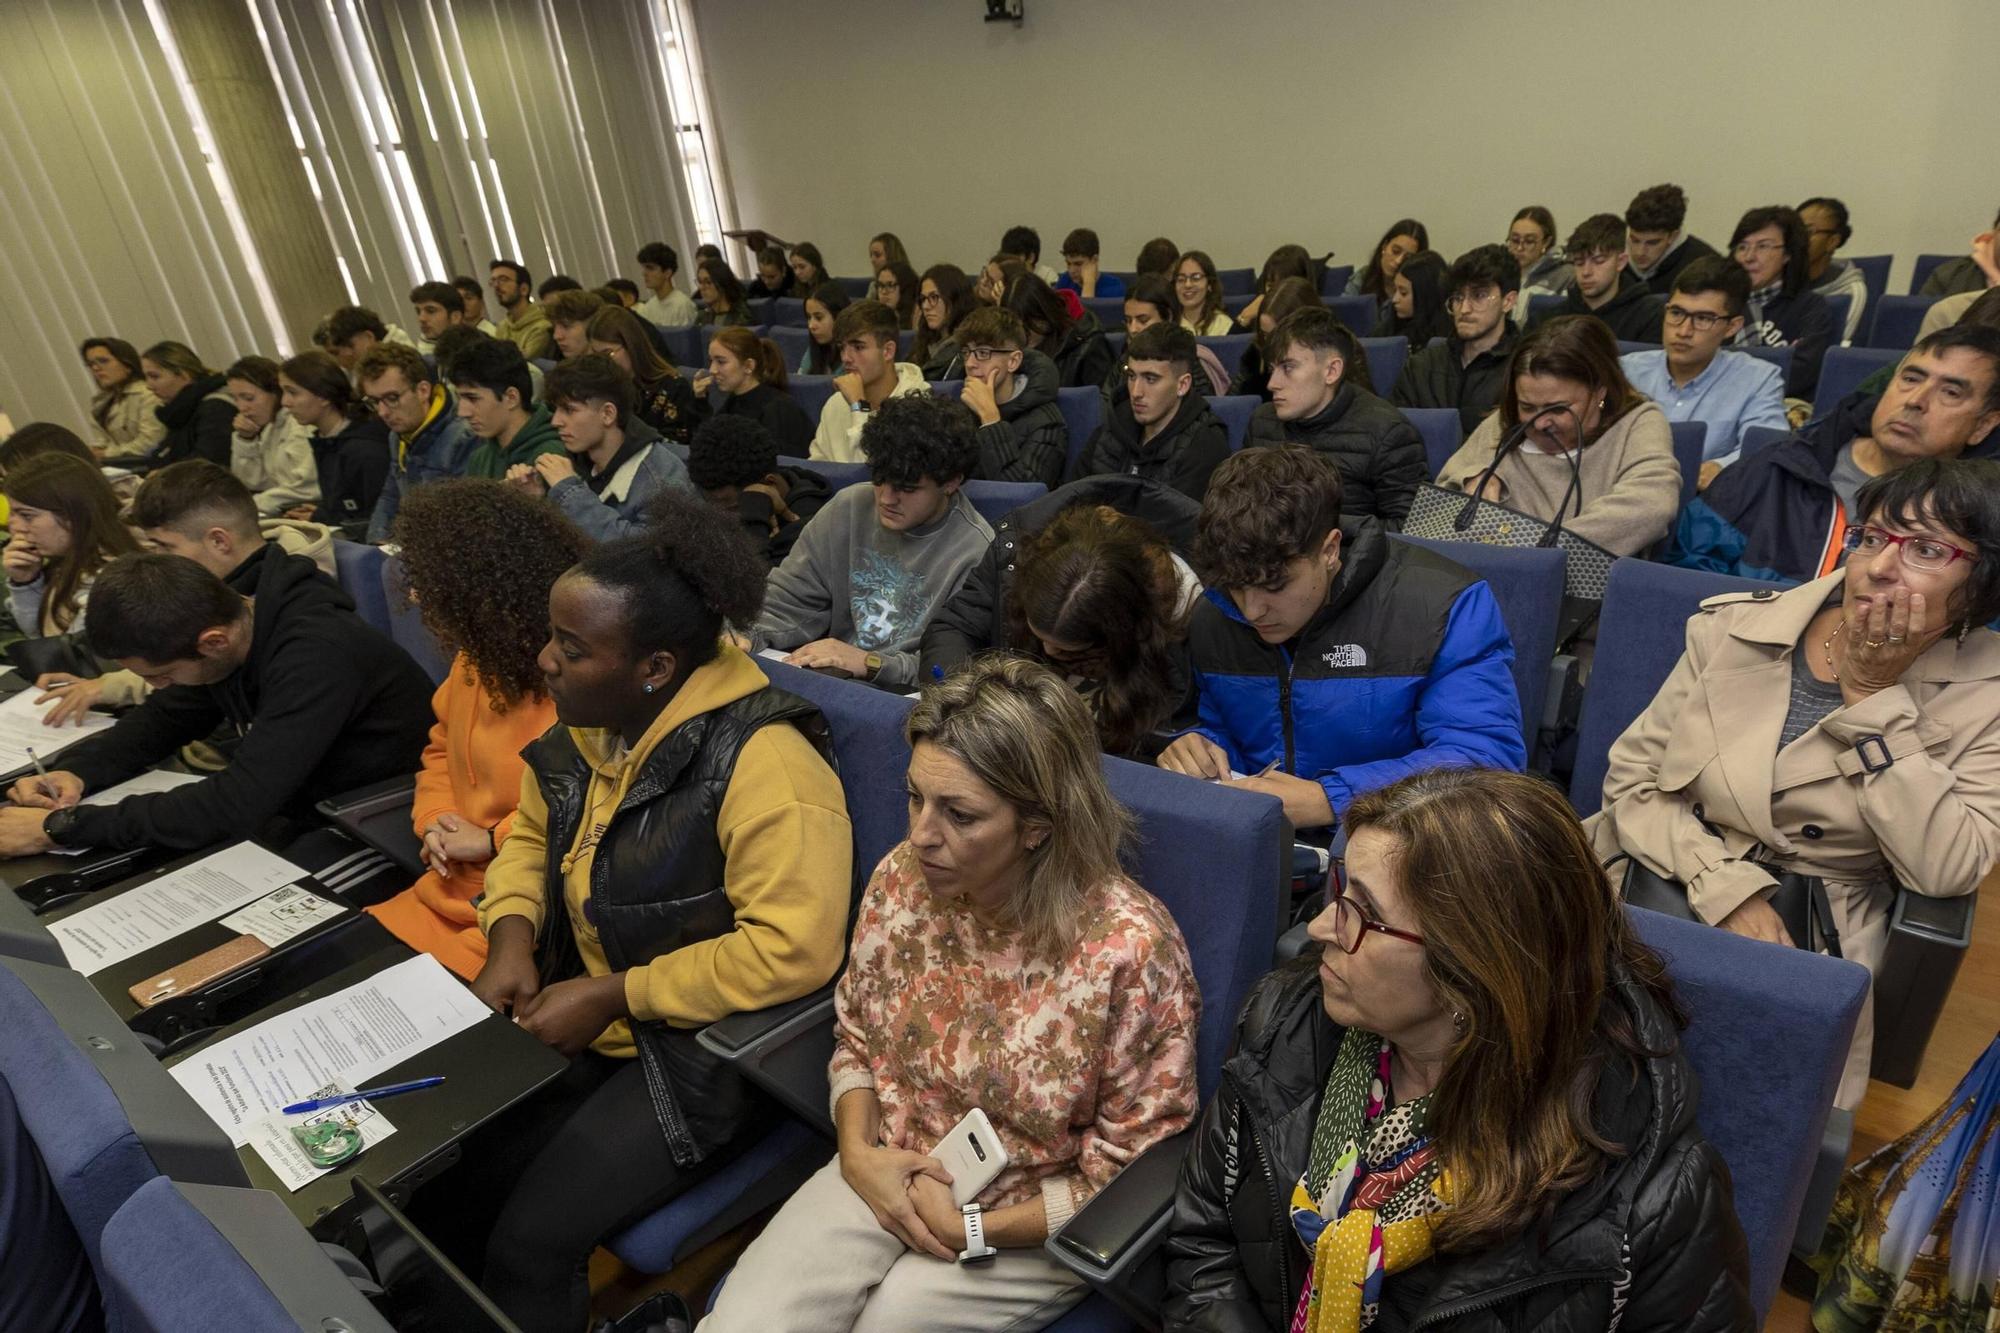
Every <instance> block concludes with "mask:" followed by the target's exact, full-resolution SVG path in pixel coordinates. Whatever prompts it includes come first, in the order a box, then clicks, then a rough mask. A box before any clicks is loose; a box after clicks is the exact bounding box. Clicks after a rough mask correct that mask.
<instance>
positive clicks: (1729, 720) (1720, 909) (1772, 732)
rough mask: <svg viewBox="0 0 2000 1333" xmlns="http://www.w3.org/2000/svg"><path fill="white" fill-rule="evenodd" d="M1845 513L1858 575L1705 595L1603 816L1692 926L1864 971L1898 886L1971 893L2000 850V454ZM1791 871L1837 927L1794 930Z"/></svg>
mask: <svg viewBox="0 0 2000 1333" xmlns="http://www.w3.org/2000/svg"><path fill="white" fill-rule="evenodd" d="M1853 516H1854V521H1853V522H1852V523H1851V524H1850V525H1849V526H1848V528H1847V530H1846V533H1845V545H1846V547H1847V551H1848V557H1847V565H1846V568H1844V569H1840V570H1836V571H1835V572H1833V573H1831V574H1828V575H1826V576H1825V577H1824V578H1820V579H1816V580H1814V581H1812V582H1810V583H1805V584H1801V585H1800V586H1798V587H1796V588H1793V589H1791V590H1790V591H1788V592H1782V593H1774V592H1770V591H1760V592H1754V593H1736V594H1732V595H1729V596H1724V597H1715V598H1711V599H1709V600H1708V601H1707V602H1705V603H1703V604H1702V610H1701V614H1699V615H1697V616H1695V617H1694V618H1693V619H1692V620H1690V621H1689V622H1688V629H1687V653H1686V655H1685V656H1683V657H1682V658H1681V660H1680V664H1679V665H1678V666H1676V667H1675V668H1674V672H1673V675H1672V676H1670V677H1669V678H1668V679H1667V683H1666V684H1665V685H1664V686H1663V687H1661V689H1660V692H1659V694H1658V696H1656V697H1655V698H1654V700H1653V703H1652V706H1651V707H1649V708H1648V709H1647V710H1646V712H1645V713H1643V714H1642V715H1640V717H1639V719H1638V720H1637V721H1635V722H1634V723H1633V724H1632V725H1631V727H1630V728H1629V729H1627V730H1626V732H1625V734H1624V735H1623V736H1621V737H1619V739H1618V741H1617V743H1616V744H1615V745H1613V746H1612V747H1611V762H1610V768H1609V771H1608V772H1607V773H1606V775H1605V779H1604V807H1603V810H1602V811H1601V812H1600V813H1599V814H1597V815H1596V816H1594V817H1593V818H1592V820H1591V824H1590V829H1591V834H1592V837H1593V838H1594V839H1595V842H1596V846H1597V850H1598V854H1599V856H1600V858H1602V859H1604V860H1605V861H1607V862H1609V861H1611V860H1613V859H1614V858H1618V857H1629V858H1630V859H1631V861H1632V862H1633V865H1634V866H1635V867H1638V868H1643V869H1644V870H1645V871H1649V872H1651V873H1652V874H1654V875H1659V876H1663V877H1665V878H1666V879H1669V880H1672V881H1674V882H1676V883H1678V884H1680V885H1682V886H1684V887H1685V889H1686V891H1687V900H1688V906H1689V907H1690V908H1692V909H1693V911H1694V913H1695V915H1696V916H1698V917H1699V918H1700V919H1701V920H1703V921H1706V922H1708V923H1710V924H1711V925H1717V926H1721V927H1722V928H1723V929H1724V930H1729V931H1734V932H1735V933H1736V934H1739V935H1747V936H1749V937H1750V938H1752V939H1759V940H1768V941H1770V942H1771V943H1773V944H1776V945H1787V946H1790V945H1795V944H1796V945H1801V946H1804V947H1809V948H1834V947H1837V949H1838V951H1839V953H1840V954H1841V956H1843V957H1845V958H1849V959H1852V960H1853V961H1855V962H1858V963H1861V964H1862V965H1863V966H1865V967H1867V968H1868V969H1869V970H1870V971H1873V970H1875V969H1876V968H1877V967H1878V966H1879V965H1880V963H1881V961H1882V948H1883V944H1884V941H1885V939H1886V936H1887V930H1888V922H1889V906H1890V902H1891V899H1892V898H1893V896H1894V893H1895V890H1896V888H1897V886H1899V885H1900V886H1901V887H1903V888H1905V889H1909V890H1911V891H1913V892H1916V893H1922V894H1926V895H1929V896H1932V897H1956V896H1959V895H1962V894H1967V893H1971V892H1972V891H1973V890H1974V889H1975V888H1977V887H1978V885H1979V882H1980V880H1981V879H1983V878H1984V877H1985V875H1986V872H1987V871H1988V870H1990V869H1992V867H1993V863H1994V860H1995V858H1996V856H2000V733H1996V732H1995V729H1994V726H1993V719H1994V716H1995V715H1996V713H2000V635H1996V634H1994V632H1993V631H1992V630H1990V629H1987V628H1985V626H1986V625H1988V624H1989V623H1990V622H1991V621H1992V620H1993V619H1994V618H1995V617H1996V616H2000V463H1994V462H1990V461H1983V460H1969V459H1956V460H1951V461H1940V460H1935V459H1925V460H1923V461H1921V462H1916V463H1912V464H1910V465H1908V466H1906V467H1903V468H1899V469H1898V470H1896V471H1893V472H1890V473H1887V474H1886V475H1884V476H1880V477H1877V478H1875V479H1874V480H1873V481H1870V482H1869V483H1868V484H1867V485H1865V486H1863V487H1862V488H1861V490H1860V493H1859V494H1858V495H1857V497H1856V500H1855V506H1854V510H1853ZM1612 869H1613V872H1614V878H1617V877H1619V876H1622V875H1623V874H1624V873H1625V870H1624V867H1623V866H1622V864H1621V865H1617V866H1613V867H1612ZM1784 872H1794V873H1795V874H1797V875H1801V876H1809V877H1813V878H1815V879H1817V880H1819V881H1820V882H1821V883H1822V884H1823V886H1824V893H1825V901H1826V905H1827V907H1828V908H1829V909H1830V916H1831V924H1832V932H1831V938H1829V937H1827V935H1826V933H1825V931H1824V928H1823V926H1822V927H1821V928H1815V929H1810V930H1809V931H1808V932H1807V933H1808V936H1809V938H1805V939H1798V938H1795V936H1794V932H1793V929H1792V928H1791V927H1789V926H1788V924H1787V922H1786V921H1785V919H1784V918H1783V917H1781V915H1780V912H1779V910H1778V908H1777V907H1774V906H1773V902H1774V901H1778V902H1780V905H1781V906H1782V905H1783V903H1782V900H1781V899H1780V898H1777V897H1774V892H1775V890H1777V888H1778V887H1779V886H1778V882H1777V877H1778V876H1779V875H1780V874H1782V873H1784ZM1794 891H1795V890H1794ZM1814 896H1815V897H1816V896H1817V895H1816V894H1815V895H1814ZM1795 915H1796V914H1795ZM1873 1028H1874V1024H1873V1023H1872V1021H1871V1019H1870V1015H1869V1012H1868V1011H1867V1010H1866V1009H1864V1010H1863V1011H1862V1015H1861V1022H1860V1025H1859V1026H1858V1027H1857V1028H1856V1029H1855V1033H1854V1045H1853V1048H1852V1050H1851V1051H1850V1052H1849V1054H1848V1061H1847V1071H1846V1074H1845V1076H1844V1077H1843V1078H1842V1080H1841V1085H1840V1094H1839V1096H1838V1097H1837V1098H1836V1099H1835V1105H1837V1106H1842V1107H1853V1106H1856V1105H1858V1104H1859V1103H1860V1101H1861V1095H1862V1093H1863V1092H1864V1091H1865V1090H1866V1087H1867V1082H1868V1062H1869V1051H1870V1048H1871V1047H1872V1045H1873V1042H1874V1031H1873Z"/></svg>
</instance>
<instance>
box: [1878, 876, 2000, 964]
mask: <svg viewBox="0 0 2000 1333" xmlns="http://www.w3.org/2000/svg"><path fill="white" fill-rule="evenodd" d="M1978 897H1979V895H1978V894H1976V893H1967V894H1962V895H1960V896H1959V897H1956V898H1927V897H1925V896H1924V895H1923V894H1921V893H1914V892H1912V891H1910V890H1909V889H1904V890H1902V891H1900V892H1898V893H1897V894H1896V901H1895V904H1894V907H1893V908H1892V910H1891V911H1890V913H1889V929H1890V930H1892V931H1895V932H1898V933H1901V934H1906V935H1914V936H1917V937H1920V938H1922V939H1926V940H1930V941H1934V942H1936V943H1938V944H1943V945H1950V946H1955V947H1957V948H1960V949H1963V948H1966V947H1967V946H1969V945H1970V944H1971V943H1972V908H1973V904H1974V902H1975V901H1976V900H1977V899H1978Z"/></svg>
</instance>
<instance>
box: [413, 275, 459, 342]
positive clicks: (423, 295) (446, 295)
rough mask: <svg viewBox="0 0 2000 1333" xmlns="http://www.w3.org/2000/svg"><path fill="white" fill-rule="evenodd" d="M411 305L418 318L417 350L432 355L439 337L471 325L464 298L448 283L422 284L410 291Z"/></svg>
mask: <svg viewBox="0 0 2000 1333" xmlns="http://www.w3.org/2000/svg"><path fill="white" fill-rule="evenodd" d="M410 306H411V309H412V310H414V311H415V313H416V316H417V350H418V351H419V352H422V353H423V354H424V355H426V356H429V355H430V354H431V353H432V352H434V351H436V350H437V340H438V335H439V334H441V333H443V332H444V331H445V330H446V329H452V328H457V327H458V326H459V325H461V324H465V323H468V322H469V321H468V320H467V319H466V317H465V297H464V296H462V295H460V294H459V290H458V288H456V287H454V286H452V285H451V284H450V283H448V282H420V283H418V284H417V285H416V286H414V287H412V288H410Z"/></svg>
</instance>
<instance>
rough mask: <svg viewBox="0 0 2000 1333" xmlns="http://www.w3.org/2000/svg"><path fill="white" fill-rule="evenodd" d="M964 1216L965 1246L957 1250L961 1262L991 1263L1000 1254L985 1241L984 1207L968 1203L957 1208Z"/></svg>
mask: <svg viewBox="0 0 2000 1333" xmlns="http://www.w3.org/2000/svg"><path fill="white" fill-rule="evenodd" d="M958 1211H959V1214H960V1216H962V1217H964V1218H965V1248H964V1249H962V1250H960V1251H959V1252H958V1261H959V1262H960V1263H961V1264H966V1265H971V1264H985V1263H991V1262H993V1260H995V1259H997V1258H998V1257H999V1256H1000V1251H998V1250H996V1249H994V1248H993V1247H992V1246H991V1245H988V1244H987V1243H986V1222H985V1219H984V1217H983V1216H982V1214H984V1213H985V1211H986V1210H985V1209H984V1208H981V1207H980V1206H979V1205H978V1204H976V1203H968V1204H966V1205H965V1206H963V1207H962V1208H960V1209H959V1210H958Z"/></svg>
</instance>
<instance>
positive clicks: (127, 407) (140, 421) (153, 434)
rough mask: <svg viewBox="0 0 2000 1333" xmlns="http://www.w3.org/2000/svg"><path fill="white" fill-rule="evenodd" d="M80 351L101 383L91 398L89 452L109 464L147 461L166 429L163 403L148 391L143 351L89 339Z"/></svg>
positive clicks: (114, 340)
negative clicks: (142, 364)
mask: <svg viewBox="0 0 2000 1333" xmlns="http://www.w3.org/2000/svg"><path fill="white" fill-rule="evenodd" d="M80 351H81V354H82V356H83V366H84V369H85V370H88V371H89V372H90V378H91V379H92V380H93V381H94V382H95V383H96V385H97V393H96V395H95V396H94V397H92V398H91V400H90V424H91V432H90V437H91V439H90V444H91V448H92V449H94V450H96V451H97V454H98V456H99V457H100V458H102V459H104V460H105V461H106V462H110V463H116V462H120V461H123V460H125V459H131V458H144V457H145V456H146V455H147V454H150V453H151V452H152V451H153V450H154V448H156V447H157V446H158V445H159V443H160V440H161V438H162V437H163V436H165V435H166V433H167V427H166V425H165V423H164V422H162V421H161V420H160V418H159V416H158V412H159V408H160V400H159V399H158V398H155V397H154V396H153V391H152V390H151V389H149V388H147V387H146V372H145V371H144V370H143V369H142V368H141V367H140V365H139V349H138V348H136V347H134V346H132V344H131V343H128V342H126V341H125V340H124V339H123V338H87V339H85V340H84V343H83V346H82V348H81V349H80Z"/></svg>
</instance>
